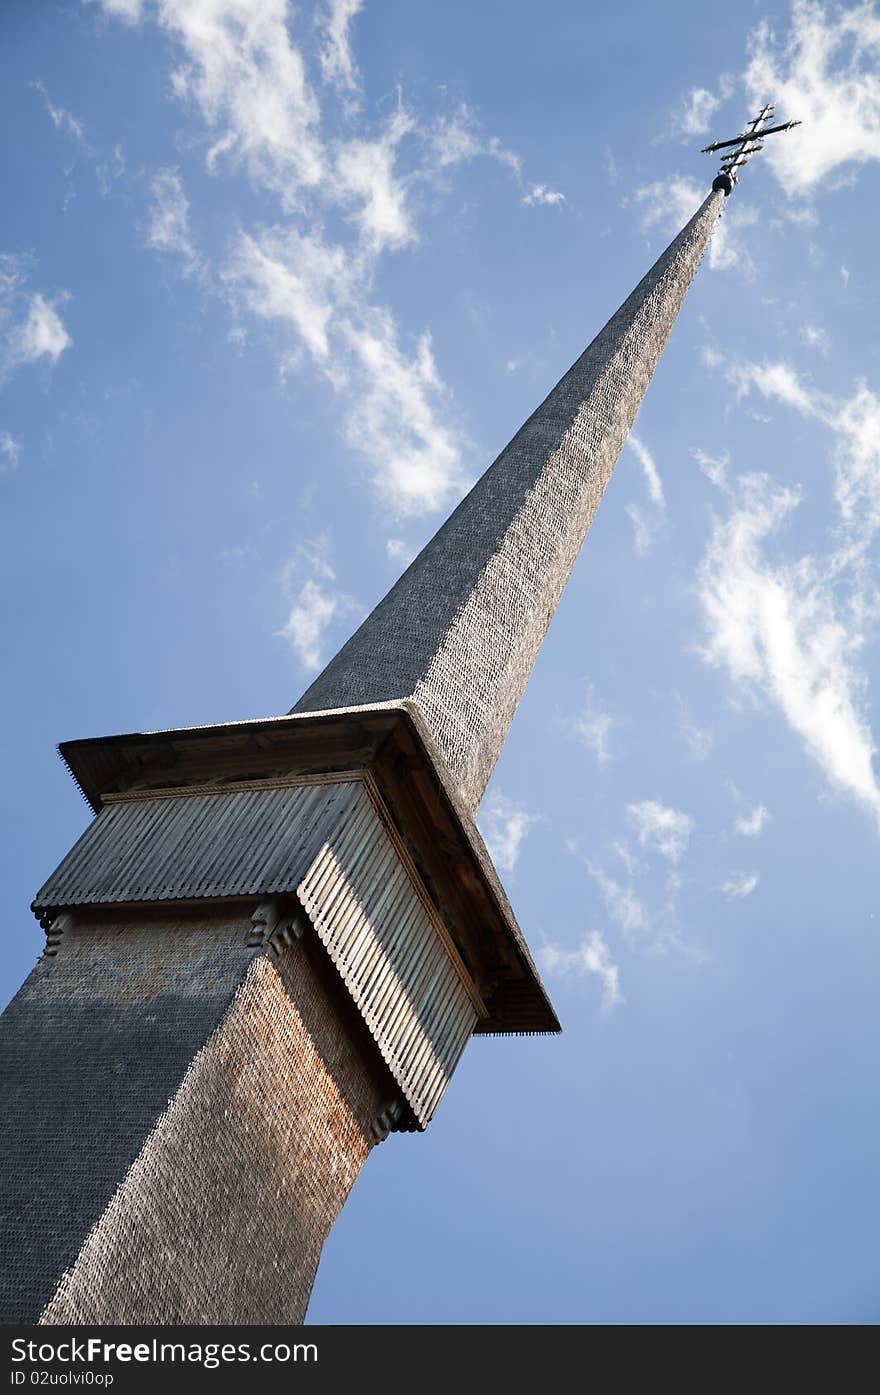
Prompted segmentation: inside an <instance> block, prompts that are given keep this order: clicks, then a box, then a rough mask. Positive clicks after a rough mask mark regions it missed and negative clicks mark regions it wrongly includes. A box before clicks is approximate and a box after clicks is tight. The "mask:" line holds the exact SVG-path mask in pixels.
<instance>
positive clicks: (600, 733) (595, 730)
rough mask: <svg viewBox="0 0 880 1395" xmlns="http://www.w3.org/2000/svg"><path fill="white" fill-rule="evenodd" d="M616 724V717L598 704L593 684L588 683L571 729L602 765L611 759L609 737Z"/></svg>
mask: <svg viewBox="0 0 880 1395" xmlns="http://www.w3.org/2000/svg"><path fill="white" fill-rule="evenodd" d="M615 725H616V721H615V718H614V717H612V716H611V714H610V713H608V712H604V711H603V710H602V708H601V707H600V706H599V705H598V704H597V702H596V690H595V688H594V687H593V684H592V683H590V684H588V685H587V691H586V694H585V696H584V703H583V706H582V707H581V709H580V711H579V712H578V714H577V716H576V717H575V718H574V720H573V721H572V724H571V729H572V732H573V733H574V735H575V736H576V737H577V739H578V741H580V742H582V744H583V745H584V746H586V748H587V750H588V751H592V752H593V755H594V756H595V757H596V760H597V761H598V762H599V764H600V765H604V764H605V763H606V762H607V761H609V760H611V744H610V739H609V738H610V736H611V732H612V729H613V728H614V727H615Z"/></svg>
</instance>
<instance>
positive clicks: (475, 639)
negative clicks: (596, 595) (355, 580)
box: [293, 189, 724, 811]
mask: <svg viewBox="0 0 880 1395" xmlns="http://www.w3.org/2000/svg"><path fill="white" fill-rule="evenodd" d="M723 202H724V192H723V191H722V190H721V189H717V190H713V191H712V193H710V194H709V196H708V198H707V199H706V200H705V202H704V203H703V205H702V207H701V208H700V209H699V210H698V212H697V213H695V214H694V216H693V218H692V219H691V220H690V222H689V223H688V224H687V226H686V227H685V228H684V229H683V230H682V232H680V233H679V235H678V237H677V238H676V239H675V241H674V242H673V243H672V244H671V245H670V246H669V247H668V248H667V250H666V251H665V252H664V253H663V255H662V257H660V259H659V260H658V261H657V262H656V263H655V264H654V266H652V268H651V270H650V271H649V272H648V274H647V275H646V276H645V277H643V278H642V280H641V281H640V282H639V284H638V286H637V287H636V289H635V290H634V291H633V293H632V295H631V296H629V298H628V299H627V300H626V301H625V302H624V303H623V305H622V306H621V307H620V309H619V310H618V311H617V313H616V315H614V316H612V318H611V319H610V320H609V321H608V323H607V324H606V326H605V328H604V329H603V330H601V331H600V333H599V334H597V335H596V338H595V339H594V340H593V342H592V343H591V344H590V346H589V348H587V349H586V350H585V352H584V353H583V354H581V356H580V358H579V359H578V360H577V362H576V363H575V364H574V365H573V366H572V367H571V368H570V369H569V370H568V372H567V373H566V374H565V376H564V377H563V378H562V379H561V380H560V382H559V383H557V385H556V387H555V388H554V389H553V391H552V392H551V393H550V394H549V395H548V396H547V397H546V398H545V400H544V401H543V402H542V403H541V405H540V407H538V409H537V410H536V411H535V412H533V413H532V415H531V416H530V417H529V419H528V421H527V422H526V423H525V425H524V426H522V427H521V428H520V430H519V431H518V432H517V434H516V435H515V436H514V438H513V440H512V441H511V442H510V444H509V445H508V446H506V447H505V448H504V450H503V451H502V452H501V454H500V455H499V456H498V459H497V460H496V461H495V462H494V464H493V465H491V466H490V467H489V469H488V470H487V471H486V473H485V474H484V475H483V476H482V478H481V479H480V480H479V481H478V482H477V484H476V485H475V486H474V488H473V489H472V490H471V491H470V493H469V494H468V495H467V496H466V498H464V499H463V500H462V502H461V503H460V504H459V506H458V508H457V509H456V510H455V512H454V513H453V514H452V516H451V517H450V518H449V520H448V521H447V522H446V523H445V524H444V525H443V527H442V528H441V529H440V531H439V532H438V533H437V534H436V535H435V536H434V537H433V538H432V539H431V541H430V542H429V543H428V545H427V547H425V548H424V549H423V550H422V552H421V553H420V554H419V555H418V557H416V559H415V561H414V562H413V563H412V564H411V565H410V566H409V567H408V568H407V570H406V571H405V572H404V574H403V576H402V577H401V578H400V580H399V581H398V582H397V584H396V585H395V586H394V587H392V589H391V591H389V593H388V595H387V596H386V597H385V599H384V600H382V601H380V603H379V605H377V607H376V609H375V610H374V611H373V612H372V614H371V615H370V616H368V618H367V619H366V620H365V621H364V623H363V624H362V625H361V627H360V629H358V630H357V631H356V632H355V634H354V635H353V636H352V637H351V639H350V640H349V641H348V643H347V644H345V645H344V646H343V647H342V649H341V650H340V651H339V653H338V654H337V655H336V657H335V658H334V659H332V660H331V662H330V663H329V664H328V665H327V667H326V668H325V669H324V671H323V673H321V674H320V676H319V677H318V678H317V679H316V680H315V682H314V683H313V684H312V685H311V687H310V688H309V689H308V691H307V692H306V693H305V695H304V696H303V697H302V698H301V699H300V701H299V702H298V703H297V704H296V706H295V707H294V708H293V711H294V712H310V711H312V712H313V711H319V710H326V709H329V708H337V707H351V706H353V705H361V704H375V703H379V702H387V701H393V700H397V701H400V700H401V699H404V698H408V699H410V700H411V701H412V702H414V703H415V704H416V705H417V706H418V708H419V709H420V711H421V712H422V714H423V715H424V718H425V721H426V723H427V725H428V728H429V730H430V732H431V734H432V735H433V737H434V739H435V741H436V743H437V745H438V747H439V749H440V751H441V753H442V755H443V757H444V759H445V761H446V764H447V766H448V768H449V771H450V773H451V775H452V778H453V780H454V781H455V782H456V784H457V785H458V788H459V791H460V794H461V797H462V799H463V801H464V803H465V804H466V805H467V807H468V808H469V809H470V810H472V811H473V810H474V809H476V807H477V805H478V804H479V802H480V799H481V798H482V795H483V792H484V790H485V788H486V784H487V782H488V779H489V776H490V775H491V773H492V769H493V767H494V765H495V762H496V761H497V759H498V757H499V755H500V753H501V748H502V746H503V744H504V740H505V737H506V735H507V731H508V728H509V726H510V723H511V720H512V718H513V714H514V712H515V711H516V708H517V705H518V703H519V700H520V698H521V697H522V695H523V692H524V690H525V686H526V683H527V682H528V679H529V674H530V673H531V671H532V665H533V664H534V662H535V658H536V657H537V653H538V650H539V648H540V646H541V641H542V640H543V638H544V635H545V633H546V630H547V626H548V625H549V623H550V621H551V619H552V617H553V613H554V611H555V609H556V606H557V604H558V602H559V598H560V596H561V594H562V590H563V588H564V586H565V583H566V581H567V580H568V578H569V575H570V574H571V570H572V567H573V566H574V563H575V560H576V558H577V555H578V552H579V551H580V548H581V544H582V543H583V541H584V538H585V536H586V534H587V530H588V528H589V526H590V524H591V522H592V520H593V516H594V514H595V512H596V509H597V508H598V506H599V502H600V500H601V498H602V495H603V493H604V491H605V486H606V485H607V483H608V480H609V478H610V476H611V472H612V470H613V468H614V465H615V463H616V461H617V457H618V455H619V454H620V451H621V448H622V446H623V444H624V441H625V440H626V437H627V434H628V432H629V429H630V427H631V426H632V423H633V420H634V418H635V415H636V412H637V411H638V409H639V405H640V403H641V400H642V397H643V396H644V393H645V389H646V388H647V386H648V384H649V382H650V381H651V377H652V375H653V372H654V369H655V368H656V366H657V361H658V359H659V358H660V355H661V353H662V352H663V347H664V345H665V344H666V340H667V338H668V337H669V332H670V330H671V329H672V326H673V325H674V323H675V320H676V317H677V315H678V312H679V310H680V309H681V304H682V301H683V300H684V297H685V293H686V292H687V289H688V286H689V285H690V283H691V280H692V278H693V275H694V272H695V271H696V269H697V264H698V262H699V260H700V257H701V256H702V254H703V251H704V250H705V247H706V243H707V242H708V240H709V237H710V235H711V233H712V229H713V228H714V226H715V222H716V220H717V218H718V214H719V212H720V210H721V205H722V204H723Z"/></svg>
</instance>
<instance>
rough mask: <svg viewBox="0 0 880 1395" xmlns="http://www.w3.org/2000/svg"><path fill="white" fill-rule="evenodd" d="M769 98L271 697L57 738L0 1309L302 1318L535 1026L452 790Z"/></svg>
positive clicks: (504, 910)
mask: <svg viewBox="0 0 880 1395" xmlns="http://www.w3.org/2000/svg"><path fill="white" fill-rule="evenodd" d="M769 111H770V109H769V108H765V110H764V112H762V114H761V116H760V117H758V118H756V119H755V121H754V122H751V123H749V126H748V127H747V128H746V130H745V131H744V133H742V134H741V135H739V136H737V137H736V139H735V140H734V141H731V142H722V143H721V145H720V148H725V149H726V148H728V146H730V147H732V148H733V153H732V154H731V155H729V156H727V157H725V161H724V168H723V169H722V171H721V173H720V174H719V175H718V177H717V178H716V180H715V184H714V185H713V189H712V192H711V193H710V194H709V196H708V197H707V199H706V201H705V202H704V204H703V205H702V207H701V208H700V209H699V211H698V212H697V213H696V214H695V215H694V217H693V218H692V219H691V221H690V222H689V223H688V224H687V226H686V227H685V228H684V230H683V231H682V232H681V233H680V234H679V236H678V237H677V238H676V239H675V241H674V242H673V243H672V244H671V245H670V247H669V248H668V249H667V251H666V252H664V254H663V256H662V257H661V258H660V259H659V261H658V262H657V263H656V265H655V266H653V267H652V269H651V270H650V271H649V272H648V274H647V276H645V277H644V279H643V280H642V281H641V282H640V283H639V285H638V286H637V287H636V289H635V291H634V292H633V293H632V295H631V296H630V297H629V299H628V300H626V301H625V302H624V304H623V305H622V306H621V308H620V310H618V312H617V314H616V315H614V316H613V318H612V319H611V320H609V322H608V324H607V325H606V326H605V328H604V329H603V330H602V331H601V333H600V334H599V335H597V337H596V338H595V339H594V340H593V342H592V344H590V346H589V348H588V349H587V350H586V352H585V353H584V354H582V356H581V357H580V358H579V359H578V361H577V363H575V364H574V366H573V367H572V368H571V369H570V370H569V371H568V373H566V375H565V377H564V378H562V380H561V381H560V382H559V384H558V385H557V386H556V387H555V388H554V389H553V391H552V392H551V393H550V394H549V396H548V397H547V399H546V400H545V401H544V402H543V403H542V404H541V406H540V407H539V408H538V410H537V411H536V412H535V413H534V414H533V415H532V416H531V417H530V418H529V420H528V421H527V422H526V424H525V425H524V426H523V427H522V429H521V430H520V431H519V432H518V433H517V435H516V436H515V437H514V438H513V440H512V441H511V443H510V445H509V446H507V447H506V449H505V450H504V451H502V453H501V455H500V456H499V457H498V459H497V460H496V461H495V463H494V464H493V465H492V466H491V467H490V469H489V470H487V472H486V474H485V475H484V476H483V477H482V479H481V480H480V481H479V482H478V484H477V485H476V486H475V487H474V489H473V490H472V491H471V492H470V494H469V495H468V496H467V498H465V499H464V500H463V501H462V502H461V504H460V505H459V506H458V508H457V509H456V510H455V512H454V513H453V515H452V517H451V518H450V519H449V521H448V522H447V523H446V524H444V526H443V527H442V528H441V529H440V531H439V532H438V533H437V535H436V537H435V538H434V539H433V540H432V541H431V542H430V543H429V544H428V546H427V547H426V548H425V549H424V551H423V552H422V553H421V554H420V555H419V556H418V557H417V558H416V560H415V561H414V562H413V563H412V565H411V566H410V567H409V568H408V570H407V571H406V572H405V573H404V575H403V576H402V577H401V578H400V580H399V581H398V582H397V584H396V586H394V587H393V589H392V590H391V591H390V592H389V594H388V596H387V597H386V598H385V600H383V601H382V602H381V604H380V605H378V606H377V607H376V609H375V610H374V611H373V613H372V615H371V616H369V618H368V619H367V620H366V621H365V622H364V624H363V625H362V626H361V627H360V629H359V630H358V631H357V633H356V634H355V635H354V636H353V637H352V638H351V639H350V640H349V642H348V643H347V644H346V645H345V646H344V647H343V648H342V649H341V650H340V652H339V654H338V655H337V656H336V658H335V659H333V661H332V662H331V663H330V664H329V665H328V667H327V668H326V669H325V671H324V672H323V673H322V674H321V675H320V677H319V678H318V679H317V680H316V681H315V682H314V683H313V684H312V686H311V687H310V688H309V690H308V692H307V693H306V694H305V696H304V697H303V698H302V700H301V701H300V702H299V703H298V704H297V706H296V708H295V709H294V710H293V712H292V713H289V714H288V715H287V716H282V717H270V718H263V719H261V720H258V721H248V722H232V723H229V724H226V725H218V726H209V727H192V728H184V729H179V730H175V731H160V732H146V733H143V732H142V733H134V734H132V735H128V736H115V737H103V738H99V739H96V740H86V741H72V742H66V743H65V744H64V745H62V747H61V748H60V749H61V753H62V755H63V757H64V759H65V761H66V762H67V764H68V766H69V768H70V771H71V773H72V774H73V775H74V777H75V779H76V780H77V781H78V783H79V785H80V788H81V789H82V791H83V793H84V795H85V796H86V798H87V800H88V801H89V803H90V804H91V807H92V809H93V810H94V813H95V818H94V819H93V820H92V822H91V823H90V824H89V826H88V827H87V828H86V829H85V831H84V833H83V834H82V837H81V838H80V839H79V840H78V842H77V843H76V844H75V846H74V847H73V848H72V849H71V850H70V852H69V853H68V854H67V856H66V857H65V858H64V859H63V860H62V862H61V863H60V865H59V866H58V867H57V868H56V869H55V871H54V872H53V873H52V875H51V876H50V877H49V878H48V880H47V881H46V882H45V884H44V885H43V887H42V888H41V889H40V891H39V892H38V893H37V896H36V898H35V900H34V902H33V907H32V908H33V910H34V912H35V913H36V915H37V916H38V918H39V920H40V923H41V925H42V926H43V927H44V929H45V930H46V936H47V939H46V949H45V953H44V955H43V957H42V958H41V960H40V961H39V963H38V964H37V966H36V967H35V969H34V970H33V972H32V973H31V975H30V976H29V978H28V979H27V981H26V983H25V984H24V985H23V986H22V988H21V989H20V991H19V993H18V994H17V995H16V997H15V998H14V999H13V1001H12V1003H11V1004H10V1006H9V1008H8V1010H7V1011H6V1012H5V1013H4V1014H3V1017H2V1019H0V1045H2V1049H3V1052H4V1054H5V1060H4V1063H3V1070H2V1072H0V1081H2V1089H3V1092H4V1093H3V1097H2V1099H0V1118H2V1120H3V1122H4V1126H5V1128H6V1130H7V1132H8V1134H9V1138H8V1144H7V1146H5V1147H4V1149H3V1150H2V1159H3V1161H2V1164H0V1260H2V1263H0V1318H2V1320H4V1321H7V1322H8V1321H17V1322H34V1321H39V1322H43V1323H55V1324H57V1323H61V1324H64V1323H90V1324H100V1325H103V1324H108V1323H212V1322H213V1323H217V1322H234V1323H268V1322H275V1323H282V1322H283V1323H289V1322H298V1321H301V1320H302V1318H303V1315H304V1313H305V1310H306V1306H307V1304H308V1300H309V1294H310V1292H311V1286H312V1282H313V1279H314V1275H315V1270H316V1267H317V1264H318V1260H319V1257H320V1254H321V1248H322V1246H323V1244H324V1241H325V1239H326V1237H327V1234H328V1233H329V1230H330V1227H331V1226H332V1224H333V1223H334V1221H335V1219H336V1216H337V1214H338V1212H339V1210H340V1208H341V1207H342V1205H343V1204H344V1202H345V1198H346V1196H347V1195H348V1192H349V1190H350V1188H351V1187H352V1186H353V1184H354V1182H355V1180H356V1178H357V1176H358V1173H359V1171H360V1168H361V1166H362V1164H363V1162H364V1160H365V1159H366V1157H367V1155H368V1154H369V1152H370V1150H371V1149H372V1148H373V1147H374V1146H375V1144H377V1143H378V1142H381V1140H382V1139H383V1138H384V1137H385V1136H386V1134H387V1133H388V1132H389V1131H391V1130H417V1129H424V1128H426V1127H427V1125H428V1123H429V1122H430V1120H431V1118H432V1117H433V1114H434V1112H435V1110H436V1108H437V1106H438V1104H439V1102H440V1100H441V1098H442V1096H443V1092H444V1090H445V1089H446V1086H447V1084H448V1083H449V1080H450V1078H451V1076H452V1073H453V1071H454V1070H455V1067H456V1065H457V1063H458V1060H459V1058H460V1056H461V1053H462V1051H463V1050H464V1047H465V1045H466V1043H467V1041H468V1040H469V1038H470V1036H471V1035H473V1034H483V1035H487V1034H493V1033H532V1032H555V1031H558V1030H559V1023H558V1021H557V1019H556V1016H555V1013H554V1011H553V1008H552V1006H551V1004H550V1002H549V1000H548V998H547V995H546V993H545V992H544V989H543V986H542V984H541V981H540V978H539V976H538V973H537V971H536V969H535V966H534V964H533V963H532V960H531V957H530V955H529V951H528V948H527V945H526V943H525V940H524V939H523V936H522V933H521V931H520V929H519V927H518V925H517V924H516V920H515V919H514V916H513V913H512V911H511V909H510V906H509V905H508V902H507V899H506V897H505V894H504V891H503V889H502V887H501V885H500V883H499V881H498V877H497V875H496V873H495V870H494V868H493V866H492V863H491V860H490V858H489V855H488V853H487V851H486V848H485V845H484V844H483V841H482V839H481V838H480V835H479V833H478V831H477V829H476V826H475V824H474V821H473V812H474V810H475V808H476V807H477V805H478V804H479V801H480V797H481V795H482V793H483V791H484V789H485V786H486V782H487V780H488V778H489V776H490V774H491V771H492V768H493V766H494V764H495V761H496V760H497V758H498V755H499V752H500V750H501V747H502V744H503V742H504V738H505V735H506V733H507V730H508V727H509V725H510V722H511V719H512V717H513V714H514V711H515V709H516V706H517V703H518V702H519V699H520V697H521V696H522V693H523V689H524V688H525V685H526V682H527V680H528V676H529V673H530V671H531V668H532V665H533V664H534V661H535V657H536V655H537V652H538V649H539V647H540V644H541V640H542V638H543V636H544V633H545V631H546V629H547V626H548V624H549V623H550V620H551V618H552V616H553V612H554V610H555V608H556V605H557V603H558V601H559V597H560V595H561V593H562V589H563V587H564V586H565V583H566V581H567V579H568V577H569V575H570V573H571V569H572V567H573V565H574V562H575V559H576V557H577V554H578V551H579V549H580V547H581V544H582V543H583V540H584V537H585V536H586V533H587V530H588V528H589V526H590V522H591V520H592V518H593V515H594V513H595V511H596V508H597V507H598V504H599V501H600V499H601V497H602V494H603V491H604V489H605V486H606V485H607V483H608V479H609V476H610V474H611V471H612V469H613V467H614V463H615V461H616V459H617V456H618V454H619V452H620V449H621V447H622V445H623V442H624V441H625V439H626V435H627V432H628V431H629V429H630V426H631V425H632V422H633V418H634V417H635V414H636V412H637V410H638V407H639V404H640V402H641V400H642V396H643V395H644V392H645V389H646V388H647V386H648V383H649V382H650V380H651V375H652V374H653V372H654V369H655V367H656V365H657V360H658V359H659V357H660V354H661V352H662V350H663V346H664V344H665V343H666V340H667V337H668V335H669V332H670V330H671V328H672V325H673V324H674V322H675V318H676V316H677V314H678V312H679V309H680V308H681V304H682V300H683V298H684V295H685V293H686V291H687V288H688V286H689V284H690V282H691V279H692V277H693V275H694V272H695V270H696V267H697V264H698V262H699V260H700V256H701V255H702V253H703V251H704V249H705V247H706V244H707V242H708V239H709V237H710V234H711V232H712V229H713V227H714V225H715V222H716V219H717V217H718V214H719V211H720V208H721V205H722V202H723V199H724V197H725V196H726V195H727V194H729V193H730V192H731V190H732V188H733V185H734V183H735V181H736V177H737V170H738V169H740V168H741V167H742V165H743V164H744V163H745V161H746V160H747V159H748V157H749V155H750V154H751V153H752V150H753V148H754V146H755V141H756V137H757V135H760V134H762V132H761V131H760V130H759V127H761V125H762V123H763V124H764V126H766V121H767V119H769ZM772 129H776V128H772ZM763 133H764V134H770V133H771V132H770V128H768V129H767V130H766V131H764V132H763Z"/></svg>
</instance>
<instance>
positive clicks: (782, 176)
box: [744, 0, 880, 195]
mask: <svg viewBox="0 0 880 1395" xmlns="http://www.w3.org/2000/svg"><path fill="white" fill-rule="evenodd" d="M878 60H880V14H878V10H877V7H876V5H875V4H873V3H871V0H867V2H866V3H861V4H854V5H849V6H843V5H833V6H832V5H824V4H819V3H817V2H816V0H793V3H792V7H791V22H790V26H789V29H788V31H787V33H786V34H785V35H783V36H782V37H777V35H776V33H775V32H774V30H773V28H772V27H771V25H770V23H769V22H768V21H767V20H763V21H762V22H761V23H760V24H758V26H757V28H756V29H755V31H754V33H753V36H752V39H751V46H750V60H749V63H748V67H747V68H746V72H745V75H744V77H745V84H746V90H747V91H748V94H749V97H750V100H751V101H753V102H754V103H756V104H758V105H760V104H761V103H762V102H765V101H766V100H767V96H766V94H767V93H768V92H772V93H773V100H774V101H775V102H776V106H777V113H778V116H779V118H780V119H783V120H787V119H790V118H793V119H800V120H801V121H803V122H804V127H803V130H801V129H800V128H797V129H796V130H794V131H791V132H787V133H785V134H784V135H779V136H774V137H772V139H770V140H768V141H767V145H766V148H765V151H764V154H763V155H762V157H761V158H762V159H763V160H766V161H767V163H768V164H769V166H770V168H771V169H772V171H773V173H774V174H775V175H776V177H777V179H778V180H779V183H780V184H781V185H782V187H783V189H784V190H785V191H786V193H788V194H794V195H809V194H810V193H812V192H813V191H814V190H816V189H817V188H819V187H820V186H821V185H823V184H827V183H828V182H829V180H830V179H831V177H832V176H835V175H837V172H838V171H840V170H841V169H842V167H845V166H852V165H858V164H864V163H867V162H868V161H872V160H878V159H880V61H878Z"/></svg>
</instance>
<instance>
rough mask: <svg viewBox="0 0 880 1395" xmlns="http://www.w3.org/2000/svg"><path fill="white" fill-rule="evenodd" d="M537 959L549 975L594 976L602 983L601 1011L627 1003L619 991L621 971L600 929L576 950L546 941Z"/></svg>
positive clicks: (587, 937) (561, 976) (591, 934)
mask: <svg viewBox="0 0 880 1395" xmlns="http://www.w3.org/2000/svg"><path fill="white" fill-rule="evenodd" d="M538 961H539V963H540V965H541V968H542V970H543V971H544V973H545V974H546V975H547V976H548V978H565V977H573V976H579V977H585V976H588V975H591V974H593V975H595V976H596V977H598V979H599V980H600V982H601V985H602V1011H603V1012H611V1011H612V1009H613V1008H615V1007H618V1006H619V1005H620V1004H621V1003H622V1002H624V1001H625V1000H624V997H623V994H622V993H621V991H620V971H619V969H618V967H617V965H616V964H615V963H614V961H613V959H612V958H611V951H610V950H609V948H608V945H607V944H606V943H605V938H604V936H603V935H602V932H601V931H600V930H591V931H590V933H589V934H588V935H587V936H586V937H585V939H584V940H583V941H582V943H581V944H580V945H578V947H577V948H576V949H564V948H563V947H562V946H560V945H557V944H546V945H544V946H543V947H542V948H541V949H539V951H538Z"/></svg>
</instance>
